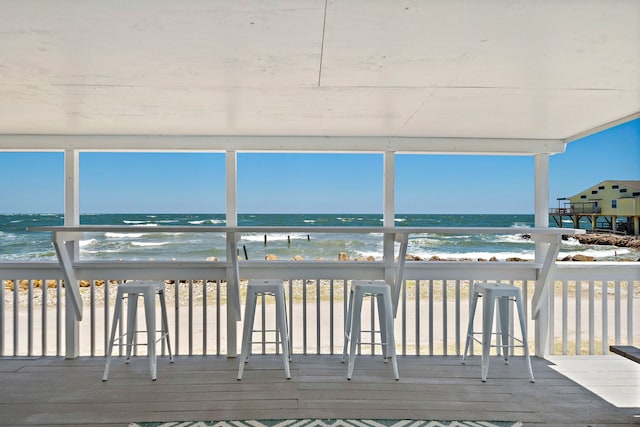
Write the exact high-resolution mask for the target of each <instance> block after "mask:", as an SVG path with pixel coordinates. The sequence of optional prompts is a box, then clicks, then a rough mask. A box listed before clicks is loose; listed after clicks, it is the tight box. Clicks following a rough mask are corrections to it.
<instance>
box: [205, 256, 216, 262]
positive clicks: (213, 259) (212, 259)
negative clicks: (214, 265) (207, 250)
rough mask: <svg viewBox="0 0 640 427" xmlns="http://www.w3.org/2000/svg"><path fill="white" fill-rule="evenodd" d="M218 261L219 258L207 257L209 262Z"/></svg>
mask: <svg viewBox="0 0 640 427" xmlns="http://www.w3.org/2000/svg"><path fill="white" fill-rule="evenodd" d="M217 260H218V258H217V257H214V256H209V257H207V261H217Z"/></svg>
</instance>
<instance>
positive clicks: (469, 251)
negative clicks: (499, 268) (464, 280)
mask: <svg viewBox="0 0 640 427" xmlns="http://www.w3.org/2000/svg"><path fill="white" fill-rule="evenodd" d="M80 223H81V224H83V225H94V224H96V225H120V226H123V225H142V226H148V227H149V232H148V233H87V235H85V237H84V239H83V240H82V241H81V244H80V247H81V254H80V258H81V259H84V260H148V259H154V260H173V259H175V260H188V261H202V260H206V259H211V258H217V259H220V260H222V259H224V258H225V239H224V235H223V234H218V233H159V232H154V231H153V227H154V226H166V225H176V226H189V225H194V226H207V225H210V226H223V225H225V217H224V215H223V214H93V215H82V216H81V218H80ZM62 224H63V216H62V215H61V214H14V215H0V242H1V245H0V261H16V260H20V261H21V260H42V261H53V260H55V259H56V258H55V251H54V249H53V246H52V245H51V236H50V234H49V233H36V232H29V231H27V227H36V226H51V225H62ZM238 224H239V225H240V226H283V227H286V226H310V227H312V226H332V227H333V226H347V227H357V226H362V227H378V226H380V227H381V226H382V216H381V215H371V214H357V215H356V214H354V215H347V214H338V215H330V214H244V215H239V216H238ZM533 224H534V218H533V215H489V214H487V215H417V214H411V215H397V216H396V225H397V226H399V227H523V228H525V230H523V233H525V232H526V228H527V227H532V226H533ZM266 240H267V243H266V245H265V235H264V234H258V233H252V234H246V235H243V237H242V239H241V240H240V242H239V246H238V247H239V248H240V251H241V256H242V257H244V254H245V252H246V254H247V257H248V258H249V259H251V260H261V259H264V257H265V255H267V254H275V255H277V256H278V257H279V258H280V259H292V258H293V257H294V256H296V255H300V256H302V257H303V258H304V259H319V258H321V259H325V260H334V259H337V257H338V253H339V252H346V253H347V254H349V256H350V257H351V258H352V259H353V258H356V257H367V256H373V257H374V258H375V259H378V260H379V259H381V258H382V235H381V234H380V233H369V234H361V233H344V234H338V235H335V234H325V233H309V234H306V233H270V234H268V235H267V236H266ZM533 251H534V244H533V243H532V242H531V241H530V240H527V239H525V238H524V237H523V236H522V235H412V236H411V240H410V244H409V253H411V254H412V255H417V256H420V257H422V258H424V259H429V258H430V257H432V256H439V257H441V258H449V259H460V258H471V259H478V258H484V259H489V258H491V257H496V258H497V259H498V260H506V259H507V258H509V257H519V258H524V259H533ZM577 253H581V254H585V255H591V256H595V257H596V259H597V260H615V259H620V258H628V259H637V258H638V257H640V252H638V251H633V250H630V249H627V248H616V247H612V246H593V245H580V244H578V243H577V242H576V241H574V240H573V239H569V240H567V241H565V242H564V243H563V246H562V249H561V257H562V256H565V255H573V254H577Z"/></svg>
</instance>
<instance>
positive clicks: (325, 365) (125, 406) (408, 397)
mask: <svg viewBox="0 0 640 427" xmlns="http://www.w3.org/2000/svg"><path fill="white" fill-rule="evenodd" d="M616 357H617V356H616ZM618 358H619V357H618ZM620 359H621V360H623V359H622V358H620ZM577 360H578V361H580V360H581V359H577ZM532 362H533V369H534V374H535V375H536V382H535V383H534V384H532V383H530V382H529V380H528V374H527V372H526V365H525V362H524V360H523V359H522V358H518V357H516V358H513V360H512V362H511V364H510V365H505V364H503V363H501V361H500V360H499V359H497V358H496V359H495V360H492V363H491V367H490V370H489V378H488V380H487V382H486V383H482V381H480V364H479V358H478V357H473V358H471V360H470V361H469V363H468V364H467V365H461V364H460V360H459V358H457V357H447V356H428V357H414V356H412V357H400V358H399V370H400V377H401V378H400V381H395V380H394V379H393V375H392V372H391V369H390V366H389V365H388V364H385V363H384V362H382V361H381V359H380V358H379V357H372V356H361V357H359V358H358V359H357V361H356V367H355V371H354V375H353V379H352V380H351V381H347V380H346V378H345V374H346V366H345V365H344V364H342V363H340V356H309V355H305V356H302V355H295V356H294V357H293V361H292V363H291V374H292V378H291V380H286V379H285V378H284V375H283V371H282V366H281V359H280V358H278V357H275V356H273V357H272V356H266V357H254V358H252V359H251V360H250V362H249V364H248V366H247V369H246V370H245V374H244V377H243V380H242V381H237V380H236V373H237V360H235V359H228V358H226V357H215V356H211V357H201V356H198V357H185V356H182V357H178V358H177V360H176V362H175V363H174V364H169V363H167V362H166V360H163V359H160V360H159V364H158V380H157V381H155V382H153V381H151V380H150V378H149V374H148V372H147V365H146V361H145V359H144V358H135V359H134V360H133V361H132V363H131V364H128V365H126V364H124V363H123V360H122V359H121V358H116V359H114V361H113V364H112V368H111V374H110V377H109V381H107V382H102V381H101V375H102V370H103V367H104V358H101V357H94V358H92V357H82V358H78V359H74V360H65V359H64V358H57V357H43V358H3V359H0V384H2V387H1V388H0V425H3V426H4V425H7V426H8V425H11V426H28V425H47V426H55V425H96V426H104V427H112V426H126V425H127V423H129V422H131V421H188V420H191V421H193V420H218V419H227V420H229V419H251V418H318V417H319V418H416V419H442V420H447V419H448V420H453V419H476V420H511V421H522V422H523V423H525V425H527V426H531V425H533V426H536V425H557V426H563V427H572V426H577V425H582V426H584V425H588V424H591V425H607V426H609V425H610V426H616V425H628V424H634V423H635V424H637V423H638V422H639V420H640V419H639V418H636V417H634V415H637V414H640V408H638V407H629V408H624V407H616V406H614V405H612V404H610V403H609V402H607V401H606V400H604V399H603V398H602V397H600V396H599V395H598V394H595V393H592V392H591V391H590V390H589V389H588V388H586V387H585V386H584V385H581V384H580V383H579V382H577V381H575V380H574V379H572V378H570V377H568V376H567V375H573V374H575V373H580V375H581V376H582V377H587V378H588V375H586V374H585V373H586V372H588V370H587V368H585V367H580V366H577V365H576V364H575V363H569V362H567V363H566V365H567V367H568V368H567V369H568V370H569V371H571V369H573V372H569V373H568V374H567V375H565V374H564V373H563V372H562V369H560V368H562V361H556V363H552V362H550V361H547V360H543V359H537V358H534V359H533V360H532ZM584 363H587V362H584ZM629 363H632V362H629ZM632 364H633V363H632ZM578 365H579V364H578ZM613 366H620V367H621V368H620V369H622V374H621V376H620V378H622V379H619V380H618V381H623V379H624V378H629V372H628V371H625V370H626V369H628V366H627V365H624V364H621V365H616V364H614V365H613ZM591 371H592V372H593V373H594V375H593V377H592V378H591V380H592V381H593V382H595V383H597V384H595V385H599V386H602V387H605V386H606V385H603V384H601V383H600V382H601V377H602V375H601V372H602V371H603V369H601V368H597V367H596V365H595V364H593V363H592V367H591ZM609 374H610V375H609V376H610V377H611V376H612V375H611V372H609ZM631 378H633V377H631ZM619 386H620V387H624V384H619Z"/></svg>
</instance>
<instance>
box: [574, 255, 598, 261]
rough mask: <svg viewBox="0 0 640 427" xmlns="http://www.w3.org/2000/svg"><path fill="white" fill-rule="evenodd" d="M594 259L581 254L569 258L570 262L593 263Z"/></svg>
mask: <svg viewBox="0 0 640 427" xmlns="http://www.w3.org/2000/svg"><path fill="white" fill-rule="evenodd" d="M595 259H596V258H595V257H592V256H588V255H582V254H576V255H574V256H572V257H571V261H595Z"/></svg>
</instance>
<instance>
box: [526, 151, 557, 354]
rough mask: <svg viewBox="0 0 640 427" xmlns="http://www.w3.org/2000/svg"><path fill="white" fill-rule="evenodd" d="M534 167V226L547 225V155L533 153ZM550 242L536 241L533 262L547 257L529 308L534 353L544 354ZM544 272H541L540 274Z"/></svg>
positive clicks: (547, 332)
mask: <svg viewBox="0 0 640 427" xmlns="http://www.w3.org/2000/svg"><path fill="white" fill-rule="evenodd" d="M534 169H535V177H534V180H535V189H534V193H535V226H536V227H549V155H548V154H536V155H535V157H534ZM550 250H551V248H550V244H549V243H547V242H541V241H536V246H535V251H536V255H535V257H536V262H538V263H543V264H544V261H545V259H546V261H547V263H546V264H547V268H546V269H545V271H544V272H539V273H538V280H537V281H536V291H535V293H534V295H535V296H536V298H534V299H535V300H536V305H537V307H532V310H531V312H532V313H533V316H534V323H535V324H534V327H535V355H536V356H538V357H545V356H546V355H547V354H548V351H549V345H548V342H549V341H548V340H549V318H548V317H549V286H548V283H547V282H548V280H549V278H552V277H553V274H552V272H553V267H554V265H555V258H554V259H553V260H552V264H549V259H548V257H547V255H551V254H548V253H547V251H550ZM542 273H544V274H542Z"/></svg>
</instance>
